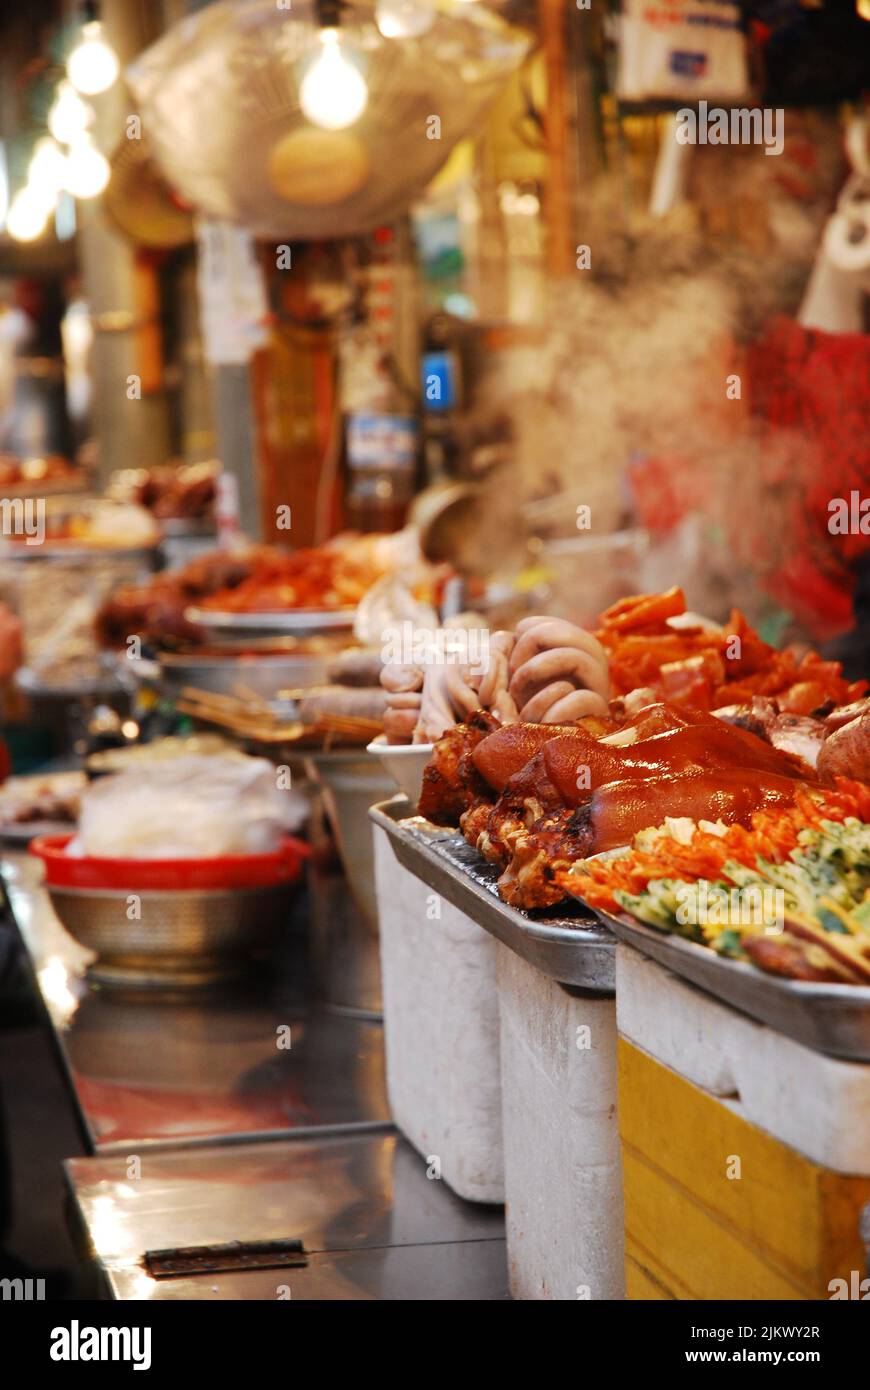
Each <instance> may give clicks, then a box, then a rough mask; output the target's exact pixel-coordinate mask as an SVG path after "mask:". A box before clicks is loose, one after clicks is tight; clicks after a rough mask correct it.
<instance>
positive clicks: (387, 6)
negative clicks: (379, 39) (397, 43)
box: [375, 0, 435, 39]
mask: <svg viewBox="0 0 870 1390" xmlns="http://www.w3.org/2000/svg"><path fill="white" fill-rule="evenodd" d="M375 23H376V24H377V26H378V28H379V29H380V31H381V33H382V34H383V36H384V38H385V39H418V38H419V37H420V35H421V34H426V33H428V31H429V30H430V29H431V28H432V25H433V24H434V23H435V0H378V4H377V8H376V9H375Z"/></svg>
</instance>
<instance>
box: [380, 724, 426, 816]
mask: <svg viewBox="0 0 870 1390" xmlns="http://www.w3.org/2000/svg"><path fill="white" fill-rule="evenodd" d="M434 747H435V745H434V743H387V736H386V734H379V735H378V737H377V738H376V739H374V740H373V742H371V743H370V744H369V745H368V747H367V748H366V752H367V753H371V754H373V755H374V756H375V757H376V758H377V759H378V760H379V761H380V764H381V766H382V768H383V769H384V771H385V772H386V774H387V776H388V777H391V778H392V779H393V781H394V782H395V784H396V787H397V788H398V790H399V791H400V792H403V793H404V795H405V796H406V797H407V798H408V800H409V801H410V803H411V805H412V806H416V805H417V802H418V801H419V800H420V792H421V791H422V790H423V769H424V768H425V766H426V764H427V763H428V761H429V759H430V758H431V756H432V749H433V748H434Z"/></svg>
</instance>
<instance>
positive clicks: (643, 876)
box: [570, 777, 870, 912]
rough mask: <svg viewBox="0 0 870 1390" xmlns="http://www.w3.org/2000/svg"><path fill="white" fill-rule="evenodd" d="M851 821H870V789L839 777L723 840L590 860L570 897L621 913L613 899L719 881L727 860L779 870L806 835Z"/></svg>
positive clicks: (670, 842)
mask: <svg viewBox="0 0 870 1390" xmlns="http://www.w3.org/2000/svg"><path fill="white" fill-rule="evenodd" d="M849 817H855V818H856V819H857V820H860V821H870V786H868V785H867V784H866V783H864V782H854V781H851V780H849V779H847V778H845V777H838V778H837V786H836V789H835V790H831V791H816V790H813V791H810V790H809V789H807V788H803V787H800V788H798V790H797V792H796V794H795V800H794V805H793V806H788V807H783V808H779V809H777V810H775V811H756V812H754V814H753V816H752V828H751V829H747V827H746V826H743V825H732V826H729V827H728V829H727V830H726V832H725V834H724V835H714V834H712V833H711V832H710V831H708V830H701V829H700V828H698V829H696V830H695V833H694V835H693V836H692V839H691V841H690V843H689V844H687V845H684V844H681V843H680V842H679V841H678V840H674V839H671V838H670V837H668V836H665V835H663V836H662V837H661V838H660V839H659V841H658V842H657V844H656V848H655V851H654V852H653V853H649V852H647V851H644V850H633V851H632V852H631V854H629V855H626V857H625V858H623V859H586V860H584V861H583V862H582V863H579V864H575V865H574V866H573V869H572V871H571V874H570V883H571V891H572V893H573V894H575V895H576V896H578V897H581V898H583V900H584V901H585V902H587V903H589V904H590V906H591V907H600V908H603V909H604V910H605V911H607V912H619V911H621V909H620V906H619V903H618V902H617V900H616V898H615V897H614V893H616V892H617V891H620V890H621V891H623V892H626V893H631V894H637V893H642V892H644V890H645V889H646V887H647V884H648V883H649V882H650V881H651V880H652V879H656V878H679V879H683V880H685V881H687V882H691V881H693V880H698V879H702V878H703V879H708V880H710V879H717V878H720V877H721V875H722V868H723V865H724V864H725V863H726V862H727V861H728V860H729V859H732V860H737V861H738V863H741V864H745V865H746V866H747V868H755V865H756V861H757V859H758V858H759V857H760V858H763V859H767V860H771V861H772V862H774V863H777V864H781V863H783V862H784V861H785V860H786V859H787V858H788V856H789V854H790V853H791V851H792V850H793V849H795V848H796V847H797V845H798V836H799V835H800V832H801V831H802V830H810V829H818V828H819V827H820V826H821V824H822V822H823V821H844V820H846V819H847V818H849Z"/></svg>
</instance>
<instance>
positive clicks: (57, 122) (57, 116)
mask: <svg viewBox="0 0 870 1390" xmlns="http://www.w3.org/2000/svg"><path fill="white" fill-rule="evenodd" d="M93 118H94V113H93V111H92V109H91V107H90V106H88V104H87V102H86V101H82V99H81V97H80V96H79V94H78V92H77V91H76V89H75V87H73V85H72V83H71V82H61V83H59V85H58V89H57V96H56V97H55V99H54V103H53V105H52V107H51V110H50V111H49V113H48V128H49V130H50V131H51V133H52V135H53V136H54V138H55V140H59V141H60V143H61V144H62V145H71V144H72V143H73V141H74V140H76V139H77V138H78V137H79V136H80V135H83V134H84V132H85V131H86V130H87V128H88V126H89V125H90V123H91V121H92V120H93Z"/></svg>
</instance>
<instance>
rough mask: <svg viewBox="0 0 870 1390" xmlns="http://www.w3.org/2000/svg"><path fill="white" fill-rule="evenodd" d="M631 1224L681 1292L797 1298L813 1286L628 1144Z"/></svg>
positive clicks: (633, 1236)
mask: <svg viewBox="0 0 870 1390" xmlns="http://www.w3.org/2000/svg"><path fill="white" fill-rule="evenodd" d="M622 1175H623V1184H624V1192H625V1229H626V1234H627V1236H628V1237H630V1240H631V1245H632V1248H633V1249H640V1250H641V1251H642V1252H643V1257H644V1263H645V1264H646V1265H647V1266H648V1267H651V1268H652V1267H654V1265H655V1264H656V1263H658V1264H659V1265H660V1266H661V1268H662V1274H661V1282H662V1283H663V1284H665V1285H666V1286H667V1287H669V1288H672V1289H673V1291H674V1294H675V1296H676V1297H678V1298H700V1299H708V1298H724V1299H737V1300H741V1301H752V1300H755V1299H762V1298H777V1299H794V1298H805V1297H808V1296H809V1289H808V1288H807V1287H806V1286H805V1285H802V1284H800V1283H798V1282H797V1281H795V1280H792V1279H789V1278H788V1277H787V1276H786V1274H785V1273H784V1272H783V1271H782V1269H780V1268H778V1267H777V1266H775V1265H772V1264H770V1263H769V1262H768V1261H766V1260H765V1259H764V1258H763V1256H762V1254H761V1252H760V1251H759V1250H758V1249H757V1248H754V1247H753V1246H752V1245H751V1244H750V1243H749V1242H748V1240H747V1239H746V1236H745V1234H744V1233H743V1232H742V1231H739V1230H735V1229H734V1228H731V1227H728V1226H725V1225H723V1224H722V1223H721V1222H720V1221H719V1220H718V1219H717V1217H716V1215H715V1213H713V1212H711V1211H709V1210H708V1209H707V1208H706V1207H704V1206H702V1205H700V1204H699V1203H698V1202H696V1201H694V1199H693V1198H692V1196H691V1194H690V1193H688V1192H686V1190H685V1188H683V1187H680V1186H679V1185H678V1184H676V1183H674V1182H673V1181H672V1180H671V1179H669V1178H668V1177H667V1176H666V1175H665V1174H663V1173H661V1172H659V1170H658V1169H657V1168H654V1167H653V1166H652V1165H651V1164H648V1163H647V1162H645V1160H644V1159H643V1158H639V1157H638V1156H637V1155H636V1154H635V1153H634V1152H633V1150H631V1149H625V1148H624V1149H623V1152H622Z"/></svg>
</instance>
